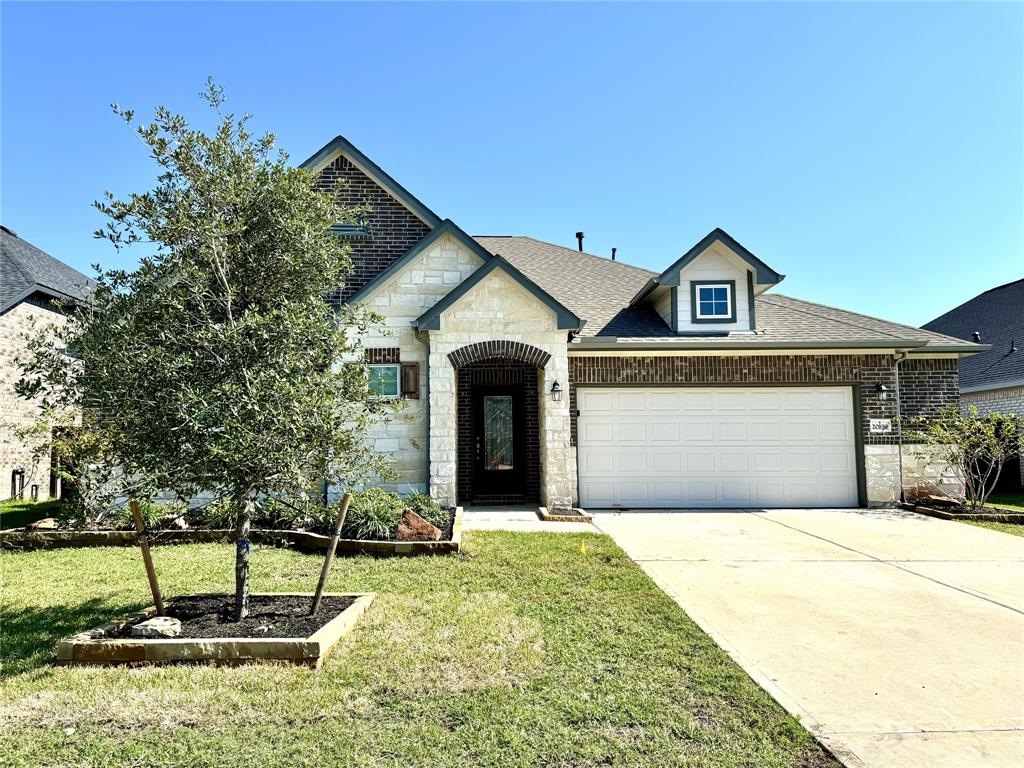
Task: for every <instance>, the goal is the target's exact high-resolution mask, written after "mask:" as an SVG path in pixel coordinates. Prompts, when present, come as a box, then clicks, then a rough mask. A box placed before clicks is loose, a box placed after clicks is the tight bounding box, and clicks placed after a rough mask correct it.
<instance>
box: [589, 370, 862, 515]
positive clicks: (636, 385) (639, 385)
mask: <svg viewBox="0 0 1024 768" xmlns="http://www.w3.org/2000/svg"><path fill="white" fill-rule="evenodd" d="M571 386H572V395H573V401H574V403H575V404H576V405H577V406H578V405H579V393H580V390H583V389H727V388H743V389H752V388H755V387H764V388H768V389H778V388H782V387H788V388H793V389H796V388H805V387H806V388H825V387H838V388H843V387H848V388H849V389H850V391H851V394H852V397H853V427H854V429H853V440H854V461H855V463H856V465H857V466H856V475H857V504H858V505H859V506H861V507H866V506H867V504H868V501H867V499H868V492H867V470H866V467H865V463H864V408H863V404H862V401H861V394H862V390H863V385H862V384H861V383H860V382H857V381H797V382H788V381H787V382H774V381H771V382H768V381H754V382H751V381H735V382H682V383H679V382H656V383H648V382H624V383H620V382H614V383H612V382H608V383H593V384H591V383H575V382H573V383H572V384H571ZM572 417H573V421H574V422H577V424H578V420H579V417H580V411H579V408H578V407H577V408H576V409H574V411H573V414H572ZM576 435H577V437H576V445H575V448H576V498H577V499H578V500H580V499H582V496H581V495H580V490H581V488H580V451H579V442H580V441H579V431H578V427H577V429H576ZM623 509H629V508H628V507H623Z"/></svg>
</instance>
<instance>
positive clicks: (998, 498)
mask: <svg viewBox="0 0 1024 768" xmlns="http://www.w3.org/2000/svg"><path fill="white" fill-rule="evenodd" d="M986 504H987V505H988V506H990V507H1001V508H1003V509H1009V510H1012V511H1014V512H1024V493H993V494H992V495H991V496H989V497H988V501H987V502H986Z"/></svg>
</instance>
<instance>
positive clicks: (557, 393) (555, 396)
mask: <svg viewBox="0 0 1024 768" xmlns="http://www.w3.org/2000/svg"><path fill="white" fill-rule="evenodd" d="M551 399H552V400H554V401H555V402H556V403H557V402H558V401H559V400H561V399H562V385H561V384H559V383H558V382H557V381H555V383H554V384H552V385H551Z"/></svg>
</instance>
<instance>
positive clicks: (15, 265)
mask: <svg viewBox="0 0 1024 768" xmlns="http://www.w3.org/2000/svg"><path fill="white" fill-rule="evenodd" d="M89 286H90V280H89V278H87V277H86V276H85V275H83V274H82V273H81V272H79V271H78V270H76V269H73V268H71V267H69V266H68V265H67V264H65V263H64V262H62V261H59V260H58V259H55V258H54V257H53V256H51V255H50V254H48V253H46V252H45V251H43V250H41V249H39V248H37V247H36V246H34V245H32V243H29V242H27V241H26V240H23V239H22V238H20V237H18V235H17V234H15V233H14V232H13V231H11V230H10V229H8V228H7V227H0V500H3V499H10V498H32V497H35V498H39V499H45V498H47V497H49V496H58V495H59V492H60V488H59V483H58V480H57V475H56V474H52V473H51V472H50V468H51V457H49V456H39V455H38V453H37V451H36V446H33V445H31V444H30V443H29V442H28V441H26V440H25V439H24V438H22V437H21V436H20V430H22V429H24V428H25V427H29V426H31V425H33V424H34V423H35V422H36V421H37V420H38V418H39V407H38V405H37V404H35V403H33V402H30V401H28V400H24V399H22V398H20V397H18V395H17V394H16V393H15V391H14V384H15V382H17V381H18V379H19V378H21V371H20V369H19V368H18V365H17V362H16V361H17V359H18V355H19V353H21V352H22V351H23V349H24V336H25V334H26V333H28V332H29V331H30V330H31V328H32V324H33V323H36V324H37V325H38V326H46V325H48V324H50V323H61V322H63V321H64V317H65V312H66V305H67V303H69V302H72V303H73V302H77V301H81V300H84V299H85V298H86V296H87V293H88V290H89ZM58 303H60V304H61V305H60V306H59V305H58Z"/></svg>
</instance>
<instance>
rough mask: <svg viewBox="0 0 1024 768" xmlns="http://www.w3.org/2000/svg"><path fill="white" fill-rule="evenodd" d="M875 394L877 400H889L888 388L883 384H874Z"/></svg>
mask: <svg viewBox="0 0 1024 768" xmlns="http://www.w3.org/2000/svg"><path fill="white" fill-rule="evenodd" d="M875 392H877V393H878V399H879V400H888V399H889V388H888V387H887V386H885V384H883V383H882V382H878V383H877V384H875Z"/></svg>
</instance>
